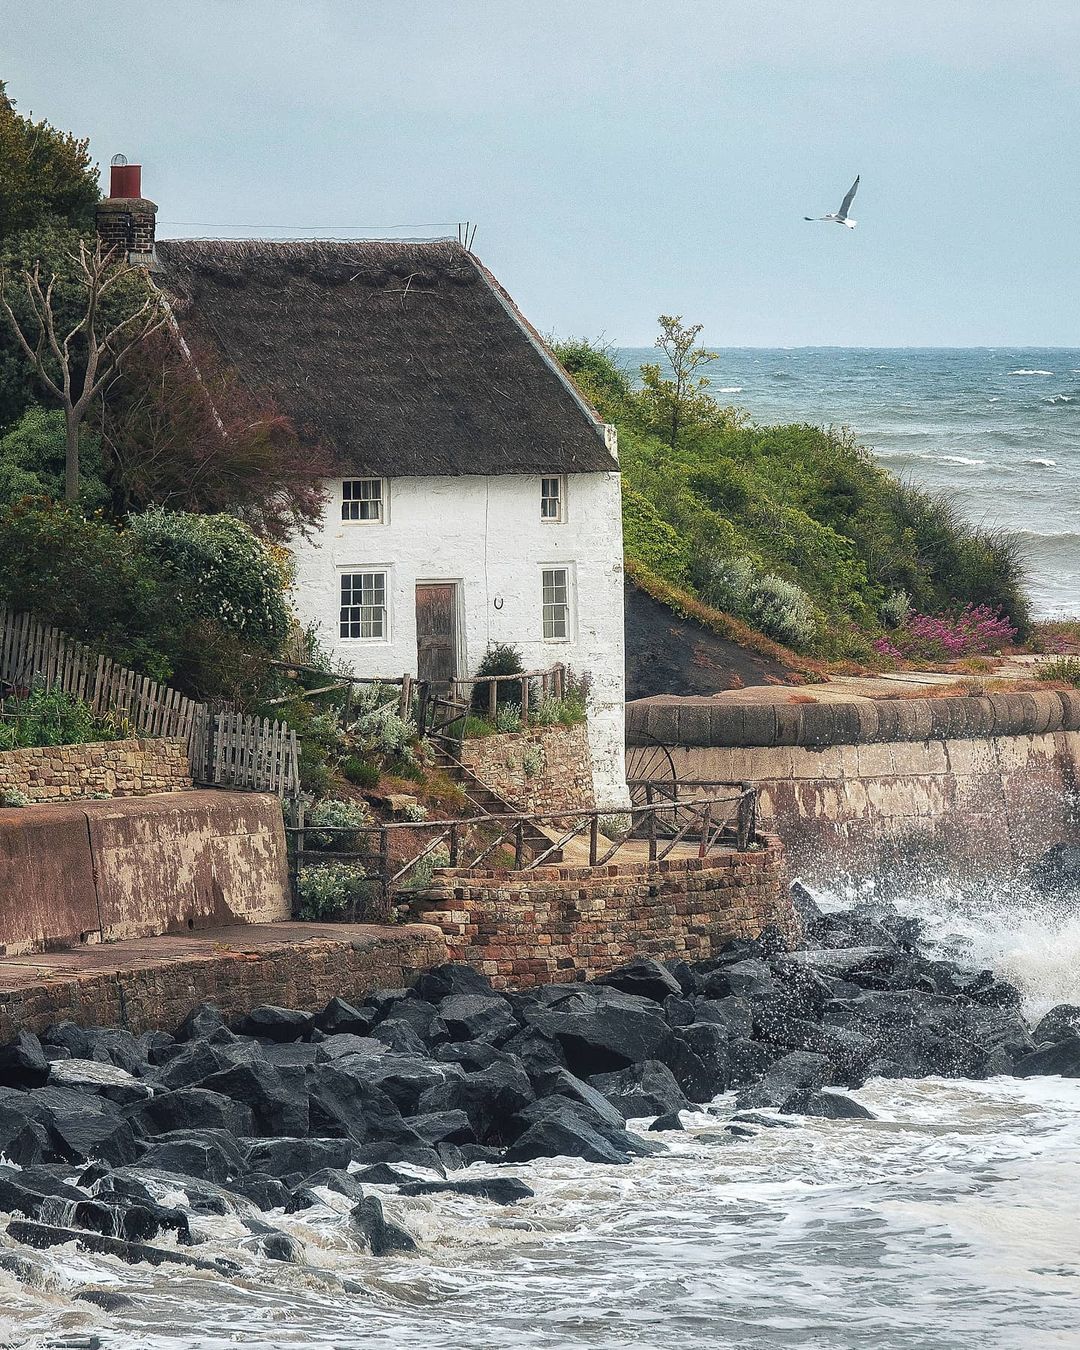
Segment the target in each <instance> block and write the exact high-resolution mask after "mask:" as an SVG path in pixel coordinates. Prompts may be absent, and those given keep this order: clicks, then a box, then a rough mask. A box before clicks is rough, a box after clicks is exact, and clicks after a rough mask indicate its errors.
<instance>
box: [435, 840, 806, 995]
mask: <svg viewBox="0 0 1080 1350" xmlns="http://www.w3.org/2000/svg"><path fill="white" fill-rule="evenodd" d="M761 843H762V845H763V847H761V848H759V849H757V850H751V851H748V852H746V853H735V852H731V853H726V854H718V855H716V856H714V857H711V858H703V859H702V858H685V859H677V860H670V861H665V862H661V863H647V862H643V863H620V864H611V865H609V866H606V867H600V868H594V869H590V868H588V867H539V868H537V869H536V870H535V871H532V872H516V873H515V872H493V871H479V870H478V871H472V872H466V871H452V870H451V869H449V868H444V869H441V870H440V871H438V872H436V873H435V878H434V880H433V882H432V885H431V886H430V887H429V889H428V890H427V891H425V892H423V893H422V894H419V895H417V896H414V897H413V898H412V900H411V903H410V912H411V915H412V917H413V918H415V919H417V920H419V921H422V922H425V923H433V924H437V925H438V926H439V928H441V929H442V931H443V933H444V934H445V935H446V941H447V945H448V947H449V949H450V954H451V959H452V960H454V961H467V962H469V963H470V964H471V965H475V966H476V967H477V968H478V969H479V970H482V971H483V972H484V973H485V974H486V975H488V976H490V977H491V979H492V982H493V983H494V984H495V985H496V986H497V987H499V988H507V987H514V988H524V987H527V986H529V985H535V984H546V983H549V982H553V981H560V980H573V979H577V978H578V977H579V976H587V975H600V974H603V973H604V972H606V971H608V970H611V969H613V968H614V967H615V966H617V965H619V964H620V963H622V962H624V961H627V960H629V959H630V958H631V957H634V956H638V955H647V956H656V957H658V958H660V959H668V958H674V957H682V958H684V959H685V960H688V961H701V960H706V959H708V958H709V957H710V956H712V955H713V953H714V952H716V951H718V950H719V949H720V948H721V947H723V946H724V945H725V944H726V943H728V942H730V941H731V940H732V939H733V938H737V937H757V936H758V934H759V933H760V932H761V931H762V929H764V928H766V927H768V926H769V925H770V924H775V925H776V926H777V927H779V928H780V929H781V931H782V932H784V933H785V935H786V936H787V937H788V938H790V939H794V938H795V937H797V930H798V921H797V919H796V917H795V913H794V910H793V908H792V905H791V901H790V899H789V897H788V895H787V891H786V888H785V884H784V883H785V878H784V862H783V853H782V851H781V848H780V844H779V841H778V840H777V839H775V838H774V837H772V836H762V838H761Z"/></svg>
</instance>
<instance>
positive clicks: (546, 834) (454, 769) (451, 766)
mask: <svg viewBox="0 0 1080 1350" xmlns="http://www.w3.org/2000/svg"><path fill="white" fill-rule="evenodd" d="M433 745H434V750H435V764H436V767H437V768H440V769H441V770H442V771H443V773H445V774H446V776H447V777H448V778H449V779H451V780H452V781H453V782H455V783H457V785H458V787H460V788H461V790H462V791H463V792H464V794H465V799H466V801H467V802H468V803H469V805H470V806H471V807H472V809H473V812H474V813H475V814H476V815H478V816H514V815H517V814H518V808H517V807H516V806H514V804H513V803H512V802H509V801H507V800H506V798H505V797H503V796H500V794H499V793H497V792H496V791H495V789H494V788H493V787H491V786H490V785H489V784H487V783H485V782H484V780H483V779H482V778H478V777H477V776H476V774H474V773H473V771H472V770H471V769H467V768H466V767H465V765H464V764H462V763H461V761H460V760H458V759H457V758H456V757H455V756H454V755H453V754H451V753H450V751H449V750H448V749H447V748H446V746H445V745H443V744H440V743H439V742H438V741H435V742H433ZM559 837H560V836H559V835H558V834H555V833H554V832H553V831H552V830H551V829H550V828H549V827H548V826H545V825H538V824H536V823H535V822H533V821H529V822H527V823H526V825H525V829H524V833H523V836H522V838H523V842H524V844H525V847H526V848H527V849H528V851H529V853H530V854H531V856H532V857H534V858H535V857H538V856H539V855H540V854H541V853H544V852H546V851H547V850H548V849H549V848H551V846H552V844H554V843H555V842H556V840H557V839H558V838H559ZM562 860H563V851H562V849H556V850H555V852H554V853H552V854H551V855H550V857H548V858H546V859H545V865H546V864H547V863H552V864H554V863H560V862H562Z"/></svg>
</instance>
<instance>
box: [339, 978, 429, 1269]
mask: <svg viewBox="0 0 1080 1350" xmlns="http://www.w3.org/2000/svg"><path fill="white" fill-rule="evenodd" d="M444 969H445V967H444ZM350 1217H351V1220H352V1226H353V1228H355V1229H356V1230H357V1232H359V1233H361V1234H363V1236H364V1239H365V1240H366V1242H367V1245H368V1248H369V1249H370V1251H371V1254H372V1256H386V1255H387V1254H388V1253H390V1252H413V1251H415V1250H416V1243H415V1242H414V1241H413V1239H412V1237H411V1236H410V1235H409V1234H408V1233H407V1232H406V1231H405V1229H404V1228H400V1227H399V1226H398V1225H397V1224H396V1223H391V1222H390V1220H389V1219H387V1217H386V1215H385V1214H384V1213H383V1207H382V1201H381V1200H380V1199H379V1198H378V1196H375V1195H366V1196H365V1197H364V1198H363V1200H361V1201H360V1203H359V1204H358V1205H356V1206H355V1207H354V1208H353V1210H352V1213H351V1215H350Z"/></svg>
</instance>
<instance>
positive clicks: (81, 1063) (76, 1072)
mask: <svg viewBox="0 0 1080 1350" xmlns="http://www.w3.org/2000/svg"><path fill="white" fill-rule="evenodd" d="M49 1082H50V1083H55V1084H57V1085H58V1086H59V1087H69V1088H75V1089H76V1090H77V1091H79V1092H88V1093H94V1094H96V1095H98V1096H100V1097H107V1098H108V1099H109V1101H112V1102H116V1103H117V1104H118V1105H120V1106H125V1105H128V1104H130V1103H132V1102H141V1101H146V1099H147V1098H148V1097H149V1096H150V1095H151V1090H150V1088H149V1087H148V1086H147V1085H146V1084H145V1083H143V1082H142V1081H140V1080H139V1079H138V1078H136V1077H135V1076H134V1074H130V1073H128V1071H127V1070H126V1069H118V1068H117V1067H116V1065H115V1064H103V1063H102V1062H101V1061H100V1060H96V1059H73V1058H71V1057H70V1056H69V1057H68V1058H67V1059H62V1060H55V1061H53V1062H52V1063H51V1065H50V1069H49Z"/></svg>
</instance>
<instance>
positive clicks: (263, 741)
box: [0, 604, 300, 797]
mask: <svg viewBox="0 0 1080 1350" xmlns="http://www.w3.org/2000/svg"><path fill="white" fill-rule="evenodd" d="M38 681H40V682H41V683H43V684H45V685H46V686H47V687H48V688H50V689H62V690H63V691H64V692H65V693H67V694H71V695H72V696H73V697H74V698H79V699H82V700H84V701H85V702H86V703H88V704H89V705H90V707H91V708H93V710H94V714H95V716H97V717H100V718H110V719H112V720H113V721H114V722H115V724H116V727H117V730H118V731H121V732H125V733H127V734H130V735H133V736H146V737H151V738H156V737H163V736H176V737H180V738H182V739H183V740H184V742H185V743H186V744H187V747H188V753H189V756H190V759H191V774H192V778H193V779H194V780H195V782H197V783H207V784H210V785H211V786H214V787H237V788H246V789H249V790H251V791H255V792H276V793H277V794H278V796H279V797H285V796H295V795H296V794H297V793H298V792H299V790H300V773H299V768H298V762H297V747H296V732H295V731H293V730H292V729H291V728H289V727H287V726H286V725H285V724H284V723H283V722H271V721H270V720H269V719H267V718H259V717H251V716H249V715H248V714H247V713H236V712H214V711H213V710H212V709H210V708H208V707H207V706H206V704H205V703H197V702H196V701H195V700H194V699H190V698H188V697H187V696H186V695H185V694H181V693H180V691H179V690H178V689H173V688H172V687H171V686H170V685H167V684H159V683H158V681H157V680H151V679H150V678H149V677H148V676H146V675H140V674H138V673H137V672H136V671H134V670H129V669H128V668H127V667H126V666H121V665H117V664H116V663H115V662H114V661H112V660H110V659H109V657H107V656H103V655H102V654H101V653H100V652H95V651H93V650H92V649H91V648H90V647H88V646H87V645H86V644H85V643H83V642H79V641H78V640H77V639H75V638H72V637H69V636H68V635H67V634H66V633H63V632H61V631H60V629H58V628H53V627H52V626H51V625H49V624H45V623H42V622H41V621H40V620H39V619H35V618H34V617H33V616H32V615H30V614H18V613H15V612H14V611H13V610H10V609H9V608H8V607H7V606H6V605H4V604H0V689H2V690H3V691H6V692H13V693H19V692H23V691H25V690H27V689H30V688H31V687H32V686H33V685H34V684H35V683H36V682H38Z"/></svg>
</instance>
